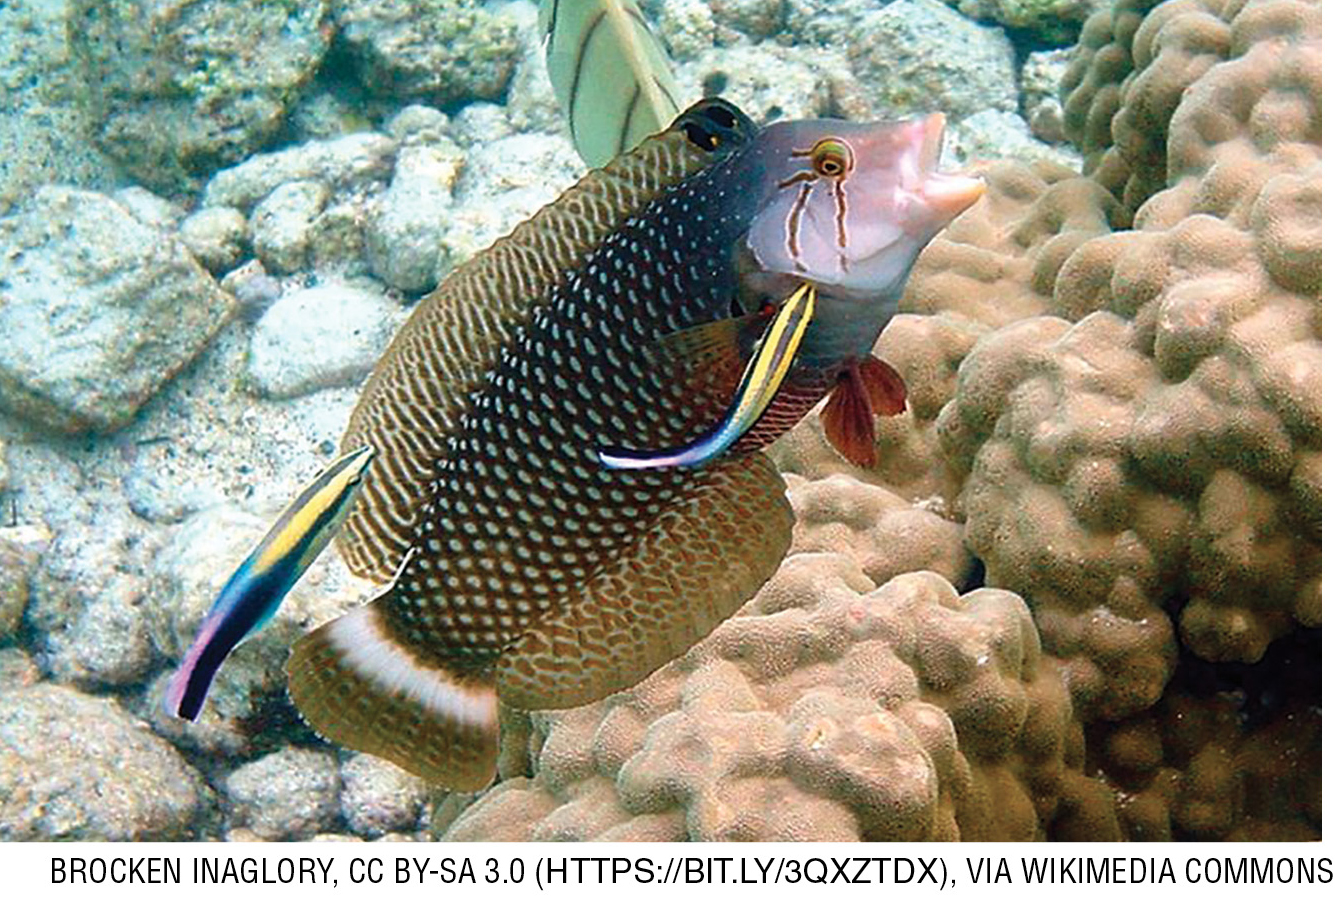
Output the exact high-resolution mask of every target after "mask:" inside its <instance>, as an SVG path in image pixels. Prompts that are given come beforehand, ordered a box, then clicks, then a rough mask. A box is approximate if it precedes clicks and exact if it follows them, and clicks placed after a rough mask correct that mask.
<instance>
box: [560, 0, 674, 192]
mask: <svg viewBox="0 0 1335 918" xmlns="http://www.w3.org/2000/svg"><path fill="white" fill-rule="evenodd" d="M541 17H542V18H541V20H540V26H541V28H542V32H543V41H544V43H545V46H546V50H547V74H548V76H549V77H550V78H551V81H552V88H553V89H554V90H555V91H556V98H557V99H558V100H559V101H560V103H561V105H562V107H564V108H565V112H566V121H567V123H568V124H569V125H570V134H571V137H572V139H573V140H574V143H575V149H576V150H578V151H579V155H580V157H581V158H582V159H583V160H584V162H586V163H588V164H589V165H590V166H592V167H594V168H597V167H598V166H601V165H603V164H604V163H607V162H608V161H610V160H611V159H613V158H614V157H615V156H617V155H618V154H620V153H624V152H625V151H627V150H629V149H631V148H633V147H634V146H635V145H636V144H638V143H639V142H640V141H641V140H643V139H644V138H645V137H648V136H649V135H650V134H656V133H657V132H659V131H661V130H663V128H665V127H667V126H668V124H669V123H671V121H672V119H673V118H674V117H676V115H677V112H678V111H680V110H681V108H682V106H681V104H680V103H679V102H678V101H677V100H678V99H680V98H681V91H680V90H679V89H678V88H677V83H676V80H675V79H674V78H673V76H672V65H671V63H670V62H669V60H668V58H667V54H666V53H664V51H663V46H662V44H661V43H660V42H659V41H658V38H657V37H656V36H655V35H654V33H653V30H652V29H650V28H649V23H648V22H646V21H645V19H644V13H643V12H641V10H640V5H639V3H637V2H636V0H545V2H544V3H543V5H542V12H541Z"/></svg>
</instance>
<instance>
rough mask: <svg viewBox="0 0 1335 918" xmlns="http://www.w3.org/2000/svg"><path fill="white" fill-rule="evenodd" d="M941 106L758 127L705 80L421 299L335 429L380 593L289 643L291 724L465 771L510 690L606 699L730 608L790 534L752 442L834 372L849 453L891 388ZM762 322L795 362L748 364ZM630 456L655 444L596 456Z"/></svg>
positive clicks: (934, 201) (895, 397) (938, 213)
mask: <svg viewBox="0 0 1335 918" xmlns="http://www.w3.org/2000/svg"><path fill="white" fill-rule="evenodd" d="M942 127H943V118H942V117H941V116H939V115H933V116H929V117H927V118H922V119H917V120H908V121H901V122H896V123H887V124H861V125H858V124H849V123H846V122H841V121H832V120H817V121H800V122H787V123H780V124H774V125H771V126H769V127H766V128H764V129H757V128H756V126H755V125H754V124H752V123H751V121H749V120H748V119H747V118H746V117H745V116H744V115H743V114H742V113H741V112H739V111H738V110H737V109H736V108H734V107H733V106H732V105H730V104H728V103H726V102H723V101H721V100H706V101H704V102H701V103H698V104H697V105H695V106H693V107H691V108H690V109H688V110H687V111H685V112H684V113H682V114H681V115H680V116H679V117H678V118H677V119H676V121H675V122H674V123H673V124H672V126H671V127H670V128H669V129H668V130H666V131H664V132H663V133H661V134H658V135H656V136H653V137H650V138H649V139H648V140H646V141H645V142H643V143H642V144H640V145H639V146H638V147H636V148H635V149H634V150H632V151H631V152H629V153H626V154H623V155H621V156H619V157H617V158H616V159H614V160H612V161H611V162H610V163H609V164H608V165H607V166H606V167H604V168H602V169H600V170H596V171H594V172H591V173H590V174H588V175H587V176H585V177H584V178H583V179H582V180H581V181H580V182H579V183H578V184H576V185H575V186H574V187H573V188H571V189H570V190H568V191H567V192H566V193H565V194H564V195H562V196H561V198H560V199H559V200H557V201H556V202H554V203H553V204H551V205H550V206H548V207H547V208H545V209H544V210H542V211H541V212H539V213H538V214H537V215H536V216H534V217H533V218H532V219H530V220H529V221H528V222H526V223H524V224H522V225H521V226H519V227H518V228H517V229H516V230H515V231H514V232H513V233H512V234H511V235H510V236H508V237H507V238H505V239H503V240H501V241H500V242H498V243H497V244H496V245H494V246H493V247H492V248H490V249H489V250H487V251H486V252H484V253H482V254H480V255H478V256H477V257H476V258H474V259H473V260H472V261H470V262H468V263H467V264H465V265H463V266H462V267H461V268H459V269H458V270H457V271H455V272H454V273H453V274H452V275H450V276H449V277H448V278H447V279H446V280H445V281H444V282H443V283H442V284H441V286H440V287H439V288H438V289H437V290H436V291H435V292H434V293H432V294H430V295H429V296H427V297H426V298H424V299H423V300H422V302H421V303H420V304H419V305H418V307H417V309H416V310H415V311H414V313H413V315H412V316H411V317H410V318H409V320H408V322H407V323H406V325H405V326H404V327H403V329H402V330H401V331H400V332H399V334H398V336H397V338H396V339H395V340H394V342H393V344H392V345H391V346H390V348H389V349H388V350H387V351H386V352H385V354H384V356H383V357H382V358H381V360H380V363H379V364H378V366H377V367H376V370H375V372H374V373H373V374H372V377H371V379H370V381H369V382H368V384H367V386H366V389H365V391H364V392H363V394H362V397H361V401H360V402H359V404H358V406H357V408H356V410H355V411H354V413H353V416H352V420H351V422H350V425H349V429H348V432H347V435H346V437H345V439H344V447H345V449H349V450H351V449H355V448H358V447H361V446H366V445H370V446H374V447H375V449H376V451H377V453H378V458H377V460H376V463H375V465H374V467H373V468H372V469H371V470H370V472H369V475H368V480H367V482H366V484H365V486H364V488H363V491H362V498H361V500H360V501H359V502H358V504H357V506H356V507H355V508H354V510H353V512H352V514H351V515H350V517H349V519H348V523H347V526H346V527H345V530H344V532H343V534H342V535H341V537H340V547H341V548H342V551H343V554H344V557H345V558H346V559H347V561H348V563H349V565H350V566H351V567H352V569H353V571H354V572H356V573H358V574H360V575H362V576H366V577H370V578H372V579H374V580H377V581H379V582H381V583H385V584H387V586H386V588H385V590H384V592H383V593H382V594H380V595H379V596H378V597H377V598H375V599H374V600H373V601H371V602H370V603H368V604H367V605H365V606H363V607H360V608H358V609H356V610H354V611H353V612H352V613H350V614H348V615H346V616H344V617H342V618H340V619H337V620H335V621H333V622H330V623H328V624H326V625H324V626H322V627H321V628H319V629H317V630H315V631H313V632H311V633H310V634H308V635H306V636H305V637H304V638H302V639H301V640H300V641H299V642H298V643H297V645H296V646H295V647H294V649H293V653H292V657H291V659H290V661H289V664H288V675H289V689H290V693H291V696H292V698H293V700H294V701H295V702H296V704H297V706H298V708H299V709H300V711H301V713H302V714H303V715H304V716H305V718H306V719H307V721H309V723H310V724H311V725H312V726H313V727H314V728H315V729H316V730H317V731H319V732H320V733H321V734H323V735H324V736H326V737H328V738H329V739H331V740H334V741H336V742H339V743H342V744H344V745H347V746H351V747H353V748H356V749H360V750H363V751H366V752H370V753H373V754H376V755H379V756H382V757H384V758H387V759H390V760H392V761H394V762H397V763H398V764H399V765H401V766H403V767H404V768H406V769H408V770H409V771H412V772H414V773H416V774H418V775H421V776H422V777H424V778H426V779H428V780H429V781H432V782H434V783H437V784H441V785H444V786H447V787H451V788H455V789H459V790H467V789H476V788H481V787H484V786H485V785H486V784H488V783H489V782H490V781H491V780H492V778H493V776H494V772H495V765H496V755H497V737H498V705H499V704H500V703H503V704H505V705H508V706H512V707H515V708H519V709H550V708H564V707H571V706H574V705H579V704H584V703H587V702H590V701H594V700H597V699H599V698H602V697H604V696H606V695H608V694H610V693H612V692H614V691H617V690H619V689H623V688H626V687H628V686H631V685H633V684H635V683H636V682H638V681H639V680H641V679H642V678H644V677H645V676H646V675H648V674H649V673H651V672H652V671H653V670H655V669H656V668H658V667H659V666H662V665H663V664H664V663H666V662H668V661H669V660H671V659H673V658H674V657H676V656H678V655H680V654H682V653H684V652H685V651H686V650H687V649H688V648H689V647H690V646H691V645H692V644H694V643H695V642H697V641H698V640H700V639H701V638H702V637H704V636H705V635H706V634H708V633H709V632H710V631H711V630H712V629H713V628H714V626H715V625H716V624H717V623H718V622H719V621H721V620H722V619H724V618H726V617H728V616H730V615H732V614H733V613H734V612H736V611H737V609H738V608H739V607H740V606H741V605H742V604H743V603H744V602H745V601H746V600H747V599H748V598H749V597H751V596H752V595H753V594H754V593H755V591H756V590H757V589H759V587H760V586H761V584H763V583H764V582H765V580H766V579H768V578H769V576H770V575H771V574H772V573H773V572H774V570H775V569H776V568H777V566H778V564H779V562H780V561H781V560H782V558H783V556H784V554H785V552H786V551H787V548H788V545H789V542H790V538H791V529H792V514H791V510H790V508H789V506H788V502H787V500H786V499H785V497H784V484H783V480H782V478H781V477H780V476H779V474H778V473H777V472H776V470H775V469H774V467H773V465H772V464H771V463H770V461H769V460H768V459H767V458H766V457H765V456H764V455H763V454H762V453H760V452H758V450H759V448H760V447H762V446H764V445H765V444H766V443H768V442H770V441H771V440H773V439H774V437H776V436H778V435H779V434H780V433H781V432H783V431H784V430H786V429H787V428H788V427H790V426H791V425H792V424H794V423H795V422H796V421H797V420H798V419H800V418H801V417H802V415H803V414H805V413H806V412H807V411H808V410H810V409H811V408H812V407H813V406H814V405H815V404H816V403H817V402H818V401H819V400H820V399H821V398H823V397H824V396H825V395H827V394H828V393H830V392H831V390H832V389H833V390H834V396H833V398H832V400H831V401H832V405H833V407H831V408H827V409H826V413H827V430H832V431H833V432H834V433H833V438H834V441H835V443H836V444H837V445H840V446H841V448H844V449H845V451H846V453H847V452H851V453H852V455H853V458H855V459H859V458H860V459H861V460H862V461H866V457H865V455H861V456H860V454H859V451H860V450H864V449H867V448H869V447H870V441H871V429H870V427H871V416H872V413H874V412H876V411H877V410H880V411H893V410H898V409H899V408H900V407H902V404H903V391H902V386H901V385H900V384H899V382H898V379H897V377H896V376H895V374H894V372H893V371H892V370H890V369H889V368H888V367H885V366H884V365H883V364H880V363H879V362H878V361H876V360H875V359H874V358H872V357H870V356H869V354H870V350H871V347H872V344H873V343H874V342H875V340H876V338H877V336H878V335H879V334H880V332H881V330H882V329H883V328H884V326H885V325H886V323H887V322H888V321H889V320H890V317H891V316H892V314H893V313H894V310H895V302H896V300H897V298H898V296H899V293H900V289H901V288H902V286H903V284H904V282H905V279H906V277H907V275H908V273H909V269H910V267H911V266H912V264H913V261H914V259H915V258H916V257H917V254H918V252H919V251H920V250H921V249H922V247H923V246H924V245H925V244H926V243H927V242H928V240H930V239H931V238H932V236H934V235H935V234H936V233H937V232H938V231H939V230H940V229H941V228H942V227H943V226H945V225H946V224H947V223H948V222H949V221H950V220H951V219H952V218H953V217H954V216H955V215H956V214H958V213H959V212H960V211H962V210H963V209H964V208H966V207H967V206H968V205H969V204H970V203H972V202H973V201H974V200H975V199H976V198H977V197H978V195H979V194H980V193H981V191H982V184H981V182H979V181H978V180H976V179H972V178H966V177H963V176H947V175H942V174H940V173H938V172H937V171H936V163H937V157H938V151H939V146H940V139H941V130H942ZM804 288H809V293H803V289H804ZM781 316H786V318H782V321H780V317H781ZM803 316H805V318H802V317H803ZM789 325H791V326H792V327H793V328H794V329H796V327H797V326H798V325H801V326H802V327H801V330H800V334H797V335H795V336H794V335H793V334H791V333H789V334H787V335H786V337H785V334H784V332H783V329H784V328H786V327H788V326H789ZM776 329H777V330H776ZM775 336H777V338H775ZM794 337H795V338H796V340H797V343H796V345H793V344H792V341H793V340H794ZM771 339H775V340H776V341H777V345H776V346H775V347H774V348H772V349H771V350H773V351H774V352H775V353H778V354H781V355H786V357H784V358H783V359H786V360H788V363H787V364H786V365H784V366H777V365H776V364H773V362H772V360H771V362H770V365H769V366H768V367H761V368H759V369H756V368H754V361H753V360H752V358H753V356H754V354H755V352H756V348H757V343H758V342H759V343H760V344H761V346H762V348H763V346H764V344H765V343H766V342H767V341H770V340H771ZM748 366H751V367H752V369H751V370H748ZM776 366H777V370H776V369H775V367H776ZM778 370H782V372H779V373H778V376H777V382H776V381H775V380H776V377H775V375H774V374H775V373H776V372H778ZM757 372H759V373H761V374H762V375H761V376H759V377H757V376H756V373H757ZM757 379H759V380H760V382H759V383H756V382H755V380H757ZM753 383H754V384H753ZM739 389H741V390H743V391H744V392H745V391H747V390H754V391H755V392H757V393H759V394H758V395H755V396H754V397H750V396H748V397H745V398H741V399H740V401H739ZM748 399H749V400H748ZM742 403H745V404H742ZM748 406H749V407H748ZM757 406H759V408H758V409H757ZM739 410H740V411H743V412H751V413H752V414H756V415H757V417H754V418H750V419H748V420H745V421H744V422H743V423H741V424H740V425H737V424H734V425H733V426H734V427H738V426H740V427H741V428H742V429H741V430H740V432H739V433H738V435H737V436H735V437H733V438H732V439H731V441H730V442H728V443H727V444H726V445H725V446H724V447H723V448H721V449H717V450H715V454H714V455H712V457H708V458H707V461H700V462H689V463H682V462H678V461H676V458H675V457H677V454H679V453H680V452H681V451H682V448H683V447H689V445H691V444H697V443H700V442H702V441H705V440H708V439H709V438H710V437H711V435H712V434H711V432H716V431H718V430H719V429H720V427H721V426H727V425H728V424H729V423H731V420H730V419H731V418H732V416H733V415H735V414H737V412H738V411H739ZM730 436H731V435H730ZM626 456H631V457H655V456H665V457H667V458H668V460H669V461H668V462H666V463H659V464H653V463H651V467H648V468H613V467H609V462H608V458H609V457H611V464H612V465H615V464H616V457H626Z"/></svg>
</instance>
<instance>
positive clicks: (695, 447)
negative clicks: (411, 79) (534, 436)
mask: <svg viewBox="0 0 1335 918" xmlns="http://www.w3.org/2000/svg"><path fill="white" fill-rule="evenodd" d="M815 311H816V288H815V287H813V286H812V285H811V284H803V285H802V286H800V287H798V288H797V292H796V293H794V294H793V295H792V296H790V297H789V298H788V299H787V300H786V301H785V302H784V304H783V306H781V307H780V308H779V310H778V312H776V313H775V315H774V318H773V320H772V321H771V322H770V324H769V327H768V328H766V329H765V334H764V336H763V337H761V339H760V343H759V345H758V346H757V347H756V350H755V353H753V354H752V355H751V360H750V362H749V363H748V364H747V366H746V370H745V372H744V373H743V374H742V382H741V385H740V386H738V389H737V396H736V398H735V399H734V400H733V403H732V406H731V407H730V408H729V409H728V412H727V414H725V415H724V417H723V420H722V421H721V422H720V423H719V425H718V426H717V427H716V428H714V430H713V431H712V432H711V433H709V434H708V435H706V436H705V437H703V438H702V439H700V440H697V441H696V442H695V443H692V444H691V445H689V446H686V447H683V448H682V449H679V450H673V451H670V452H660V453H632V452H613V451H608V452H601V453H599V454H598V458H599V459H600V460H601V461H602V463H603V465H605V466H607V467H608V468H612V469H651V468H662V467H664V466H677V465H684V466H693V465H701V464H702V463H705V462H709V461H710V460H712V459H716V458H718V457H719V456H721V455H723V453H724V452H726V451H727V449H728V448H729V447H730V446H732V445H733V444H734V443H736V442H737V441H738V440H740V439H741V438H742V437H743V436H744V435H745V434H746V432H747V431H748V430H750V429H751V427H752V426H754V425H755V423H756V421H758V420H760V416H761V415H763V414H764V413H765V409H766V408H768V407H769V405H770V403H771V402H772V401H774V397H775V396H776V395H778V393H779V390H780V389H781V388H782V387H783V381H784V379H785V378H787V376H788V371H789V369H791V368H792V365H793V361H794V360H795V359H796V358H797V352H798V349H799V348H801V346H802V338H803V336H804V335H805V334H806V330H807V327H808V326H809V325H810V324H811V317H812V316H813V315H814V314H815ZM723 321H725V322H728V323H730V325H731V323H734V322H735V320H732V319H725V320H723Z"/></svg>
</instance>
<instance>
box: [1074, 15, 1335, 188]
mask: <svg viewBox="0 0 1335 918" xmlns="http://www.w3.org/2000/svg"><path fill="white" fill-rule="evenodd" d="M1320 34H1321V7H1320V4H1319V3H1315V2H1309V0H1272V2H1250V3H1242V2H1239V0H1170V2H1167V3H1162V4H1159V5H1157V6H1156V5H1155V0H1118V2H1117V3H1116V4H1115V5H1114V6H1113V8H1112V9H1111V10H1105V11H1102V12H1099V13H1096V14H1095V15H1093V16H1091V17H1090V18H1089V20H1088V21H1087V22H1086V23H1085V27H1084V30H1083V32H1082V33H1081V37H1080V49H1079V52H1078V53H1077V55H1076V58H1075V60H1074V61H1073V62H1072V65H1071V67H1070V69H1069V70H1068V71H1067V74H1066V77H1065V80H1064V81H1063V85H1064V89H1065V91H1066V99H1065V117H1066V128H1067V134H1068V136H1070V137H1071V139H1072V140H1073V141H1075V142H1076V144H1077V145H1078V146H1079V147H1080V148H1081V152H1082V153H1084V154H1085V163H1086V171H1087V172H1090V173H1092V174H1093V175H1094V176H1095V177H1097V178H1098V179H1099V181H1101V182H1103V183H1104V184H1106V185H1107V186H1108V187H1109V188H1111V189H1113V190H1114V191H1116V192H1118V193H1119V194H1120V195H1121V196H1122V198H1123V200H1125V201H1126V203H1127V204H1128V205H1130V206H1131V207H1139V206H1140V205H1141V204H1142V203H1143V202H1144V201H1145V200H1146V199H1148V198H1149V197H1150V196H1151V195H1153V194H1154V193H1156V192H1157V191H1160V190H1161V189H1163V188H1165V187H1169V186H1172V185H1174V184H1176V183H1177V182H1178V181H1179V179H1180V178H1181V177H1182V176H1183V175H1185V174H1187V173H1190V172H1194V171H1197V170H1200V169H1202V168H1203V167H1204V166H1205V165H1206V164H1207V163H1208V162H1211V161H1213V160H1214V159H1215V158H1216V156H1217V155H1218V154H1217V153H1216V152H1212V150H1213V148H1216V147H1224V148H1229V147H1233V148H1234V149H1232V150H1231V151H1230V152H1228V153H1226V154H1225V156H1226V157H1229V158H1232V159H1234V161H1235V162H1237V161H1239V160H1249V159H1252V158H1254V157H1253V156H1252V155H1251V154H1254V153H1255V152H1256V151H1258V150H1260V151H1265V152H1272V151H1278V149H1279V148H1281V147H1283V146H1285V145H1287V144H1290V143H1300V144H1301V143H1316V144H1320V130H1321V117H1320V107H1321V61H1320ZM1189 87H1190V89H1191V92H1190V93H1187V92H1186V90H1187V89H1188V88H1189ZM1248 147H1250V148H1251V149H1250V150H1249V149H1246V148H1248Z"/></svg>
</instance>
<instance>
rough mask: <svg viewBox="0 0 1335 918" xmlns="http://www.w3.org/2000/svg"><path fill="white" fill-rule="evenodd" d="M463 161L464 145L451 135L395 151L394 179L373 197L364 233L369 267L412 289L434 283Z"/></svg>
mask: <svg viewBox="0 0 1335 918" xmlns="http://www.w3.org/2000/svg"><path fill="white" fill-rule="evenodd" d="M463 163H464V155H463V151H462V150H460V149H459V148H458V147H457V146H455V145H454V143H453V142H450V141H445V142H442V143H439V144H435V145H432V146H423V147H404V148H403V149H402V150H401V151H400V152H399V159H398V162H397V164H396V165H395V167H394V181H393V182H392V183H391V184H390V186H389V190H388V191H386V192H385V194H384V195H383V196H382V197H381V198H380V201H379V202H378V205H377V207H376V210H375V216H374V218H372V220H371V225H370V229H369V231H368V233H367V239H366V241H367V252H368V255H369V256H370V261H371V270H372V271H373V272H375V274H376V276H377V277H379V278H380V279H381V280H383V281H385V282H386V283H387V284H390V285H392V286H394V287H398V288H399V289H400V290H407V291H413V292H419V291H423V290H428V289H430V288H431V287H434V286H435V285H436V283H437V281H438V280H439V278H438V277H437V276H436V270H437V267H438V264H439V261H440V249H441V242H442V239H443V237H444V235H445V228H446V227H447V226H448V225H449V222H450V213H449V210H450V207H451V205H452V204H453V203H454V195H453V188H454V182H455V179H456V178H457V177H458V175H459V170H460V169H461V168H462V167H463Z"/></svg>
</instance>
